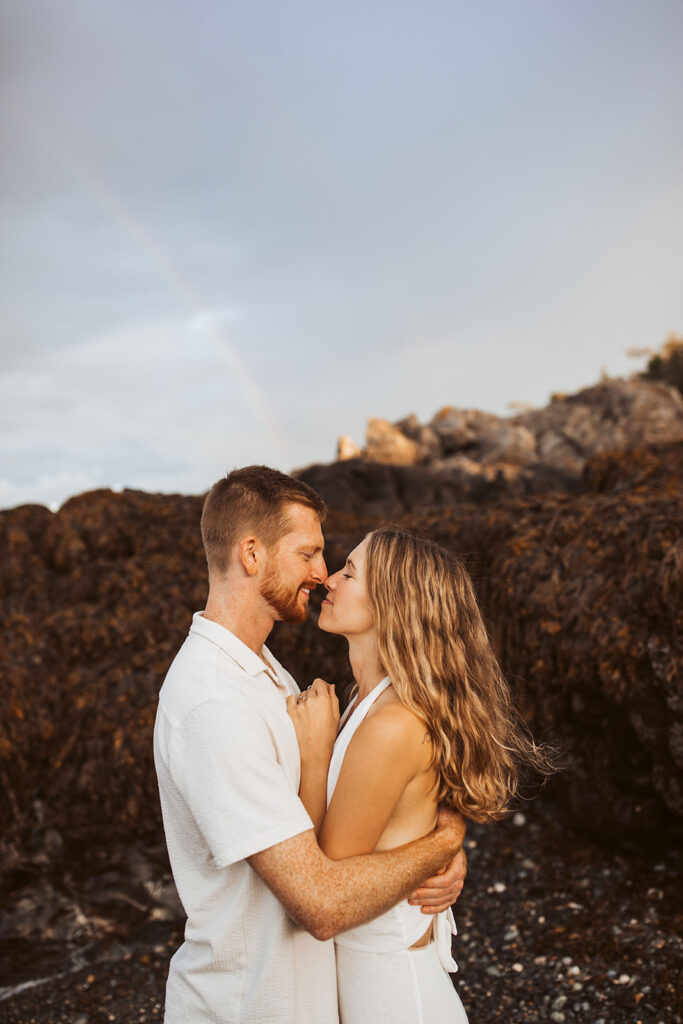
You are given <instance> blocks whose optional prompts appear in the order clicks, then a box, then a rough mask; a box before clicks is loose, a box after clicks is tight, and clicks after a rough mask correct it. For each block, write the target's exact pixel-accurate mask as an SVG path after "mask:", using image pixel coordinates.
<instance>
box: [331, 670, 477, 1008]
mask: <svg viewBox="0 0 683 1024" xmlns="http://www.w3.org/2000/svg"><path fill="white" fill-rule="evenodd" d="M389 685H390V680H389V678H388V677H387V678H385V679H383V680H382V682H381V683H378V684H377V686H376V687H375V688H374V689H373V690H371V692H370V693H369V694H367V696H366V697H365V698H364V699H363V700H362V701H361V702H360V704H358V702H357V698H355V699H354V701H353V702H352V703H351V704H350V705H349V707H348V708H347V709H346V711H345V713H344V715H343V716H342V719H341V721H340V723H339V727H340V729H341V727H342V725H343V726H344V729H343V730H342V732H341V733H340V734H339V735H338V737H337V741H336V743H335V745H334V751H333V753H332V760H331V761H330V769H329V773H328V777H327V806H328V807H329V805H330V800H331V799H332V794H333V793H334V789H335V786H336V784H337V779H338V778H339V771H340V769H341V766H342V762H343V760H344V755H345V754H346V750H347V748H348V745H349V743H350V742H351V739H352V737H353V734H354V733H355V731H356V729H357V728H358V727H359V725H360V724H361V722H362V721H363V719H364V718H365V716H366V714H367V713H368V711H369V709H370V707H371V705H372V704H373V703H374V702H375V701H376V700H377V698H378V697H379V696H380V695H381V694H382V693H383V692H384V691H385V690H386V688H387V686H389ZM428 927H429V918H428V917H427V916H425V915H424V914H423V913H422V912H421V910H420V908H419V907H412V906H411V905H410V904H409V903H408V901H407V900H403V901H402V902H401V903H399V904H397V906H395V907H392V909H391V910H388V911H387V912H386V913H385V914H382V915H381V916H380V917H377V918H375V920H374V921H369V922H368V923H367V924H363V925H359V926H358V927H357V928H350V929H349V930H348V931H345V932H342V933H341V934H339V935H337V937H336V938H335V940H334V941H335V951H336V956H337V988H338V992H339V1017H340V1021H341V1024H370V1022H372V1024H441V1022H448V1024H467V1014H466V1013H465V1010H464V1009H463V1005H462V1003H461V1002H460V998H459V996H458V994H457V992H456V991H455V989H454V988H453V983H452V981H451V979H450V977H449V975H448V972H453V971H457V969H458V967H457V964H456V963H455V961H454V960H453V957H452V955H451V935H454V934H455V921H454V919H453V912H452V910H450V909H449V910H447V911H444V912H443V913H441V914H437V915H436V916H435V918H434V930H433V935H434V940H433V941H432V942H430V943H429V945H428V946H422V947H421V948H419V949H410V948H409V947H410V946H412V945H413V943H415V942H417V940H418V939H419V938H420V937H421V936H422V935H424V933H425V932H426V930H427V928H428Z"/></svg>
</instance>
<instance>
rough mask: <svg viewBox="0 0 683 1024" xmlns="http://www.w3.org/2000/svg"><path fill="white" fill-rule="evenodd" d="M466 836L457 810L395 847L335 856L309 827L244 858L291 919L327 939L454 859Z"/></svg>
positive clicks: (377, 910) (381, 910)
mask: <svg viewBox="0 0 683 1024" xmlns="http://www.w3.org/2000/svg"><path fill="white" fill-rule="evenodd" d="M464 838H465V823H464V821H463V819H462V818H461V817H460V815H458V814H455V813H453V812H452V811H442V812H440V815H439V827H438V828H437V829H436V830H435V831H434V832H431V833H430V834H429V835H428V836H423V838H422V839H416V840H415V841H414V842H412V843H406V844H405V845H404V846H399V847H396V849H394V850H384V851H382V852H380V853H371V854H363V855H362V856H359V857H347V858H346V859H344V860H337V861H334V860H330V858H329V857H326V856H325V854H324V853H323V852H322V850H321V849H320V847H319V846H318V844H317V842H316V839H315V833H314V832H313V830H312V829H310V830H308V831H307V832H303V833H301V834H300V835H297V836H294V837H293V838H292V839H287V840H285V841H284V842H282V843H278V844H277V845H276V846H271V847H270V848H269V849H267V850H263V851H261V852H260V853H256V854H253V855H252V856H251V857H248V858H247V860H248V862H249V864H250V865H251V866H252V868H253V869H254V871H256V872H257V873H258V874H259V875H260V876H261V878H262V879H263V881H264V882H265V883H266V885H267V886H268V887H269V889H271V890H272V892H273V893H274V894H275V895H276V896H277V898H278V899H279V900H280V902H281V903H282V905H283V906H284V907H285V909H286V910H287V912H288V914H289V915H290V917H291V918H292V919H293V920H294V921H296V922H297V923H298V924H300V925H302V926H303V927H304V928H306V929H307V931H309V932H310V933H311V934H312V935H314V936H315V938H316V939H331V938H332V937H333V936H335V935H337V934H338V933H339V932H342V931H345V930H346V929H347V928H353V927H355V926H356V925H358V924H364V923H365V922H366V921H370V920H372V919H373V918H375V917H378V916H379V915H380V914H383V913H384V912H385V911H387V910H389V909H390V908H391V907H393V906H395V904H396V903H398V902H399V901H400V900H402V899H405V897H406V896H407V895H408V894H409V893H410V892H412V891H413V889H414V888H415V886H416V885H419V884H420V883H421V882H422V881H423V880H424V879H425V878H427V877H428V876H430V875H433V874H434V872H436V871H438V870H439V869H440V868H442V867H444V866H445V865H446V864H447V863H448V862H449V861H450V860H451V859H452V857H453V856H454V854H455V853H457V851H458V850H459V849H461V848H462V844H463V840H464Z"/></svg>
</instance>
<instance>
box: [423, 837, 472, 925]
mask: <svg viewBox="0 0 683 1024" xmlns="http://www.w3.org/2000/svg"><path fill="white" fill-rule="evenodd" d="M466 875H467V856H466V854H465V851H464V850H462V849H461V850H459V851H458V852H457V853H456V855H455V857H454V858H453V860H452V861H451V862H450V864H448V865H447V866H446V867H445V868H442V870H441V871H439V872H437V874H436V875H433V876H432V877H431V878H428V879H427V881H426V882H423V884H422V885H421V886H420V888H419V889H416V890H415V892H413V893H411V894H410V897H409V899H408V902H409V903H410V904H411V906H413V907H422V913H423V914H440V913H441V911H442V910H448V908H449V907H450V906H451V904H453V903H455V901H456V900H457V898H458V896H459V895H460V893H461V892H462V887H463V885H464V884H465V877H466Z"/></svg>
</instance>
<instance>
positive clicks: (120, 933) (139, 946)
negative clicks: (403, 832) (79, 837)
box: [0, 800, 683, 1024]
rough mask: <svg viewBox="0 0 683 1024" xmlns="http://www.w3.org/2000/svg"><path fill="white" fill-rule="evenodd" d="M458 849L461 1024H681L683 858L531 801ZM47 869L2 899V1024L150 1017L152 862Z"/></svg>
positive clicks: (162, 927) (168, 927)
mask: <svg viewBox="0 0 683 1024" xmlns="http://www.w3.org/2000/svg"><path fill="white" fill-rule="evenodd" d="M466 845H467V853H468V860H469V876H468V880H467V884H466V887H465V890H464V892H463V894H462V896H461V897H460V899H459V901H458V903H457V904H456V906H455V916H456V921H457V925H458V933H459V934H458V937H457V938H456V939H455V940H454V953H455V957H456V960H457V961H458V965H459V971H458V973H457V974H455V975H454V976H453V981H454V984H455V985H456V987H457V989H458V991H459V993H460V997H461V999H462V1002H463V1004H464V1006H465V1009H466V1010H467V1012H468V1016H469V1019H470V1022H471V1024H493V1022H496V1021H500V1022H503V1021H504V1022H506V1024H518V1022H520V1024H521V1022H529V1024H535V1022H539V1024H540V1022H543V1024H547V1022H552V1024H563V1022H567V1024H569V1022H572V1024H574V1022H576V1024H578V1022H582V1024H679V1022H680V1021H681V1020H682V1017H681V1013H682V1006H681V994H680V974H681V964H682V963H683V956H682V953H683V941H682V939H681V931H682V929H681V917H682V915H681V907H680V896H679V879H680V875H679V869H680V854H679V853H676V852H668V853H667V852H666V851H664V850H661V849H660V850H659V851H658V852H657V854H656V855H655V854H653V853H651V852H648V851H645V850H642V849H640V850H634V849H630V850H615V849H611V850H609V849H606V848H604V847H603V846H598V845H596V844H595V843H594V842H593V841H590V840H588V839H586V838H583V837H581V836H580V835H578V834H577V833H576V832H574V831H572V830H570V829H568V828H567V827H566V826H565V824H564V821H563V817H562V813H561V811H560V810H559V809H558V808H557V807H556V806H553V805H550V804H547V803H544V802H542V801H541V800H537V801H535V802H533V803H529V804H527V805H525V806H524V809H523V810H522V811H517V813H516V814H514V815H511V816H510V817H509V818H507V819H506V820H505V821H504V822H502V823H499V824H497V825H494V826H486V827H484V826H476V825H473V826H471V827H470V829H469V831H468V837H467V840H466ZM45 861H47V858H43V867H42V868H41V851H38V852H37V853H36V855H35V857H34V863H33V865H29V866H28V867H26V866H24V868H22V870H21V871H18V872H17V873H16V874H15V878H16V881H17V882H18V883H23V884H18V885H17V886H16V887H15V889H14V891H12V892H9V893H6V894H5V896H4V898H3V905H2V911H1V913H0V1020H2V1021H3V1022H6V1024H116V1022H120V1024H134V1022H140V1024H146V1022H150V1021H157V1020H162V1019H163V1006H164V985H165V978H166V972H167V968H168V960H169V957H170V956H171V954H172V953H173V950H174V949H175V948H176V946H177V944H178V943H179V941H180V939H181V934H182V915H181V913H180V911H179V909H178V904H177V902H176V897H175V893H174V889H173V885H172V882H171V880H170V875H169V874H168V869H167V867H166V866H165V864H164V854H163V849H160V848H159V849H154V850H151V851H150V849H149V847H147V848H146V849H143V848H142V847H141V848H139V849H138V848H136V847H135V846H132V847H130V846H129V847H126V848H123V847H121V848H115V849H110V850H107V849H105V848H102V849H99V850H90V851H87V852H85V853H84V855H83V857H82V860H81V863H79V864H78V866H77V867H76V866H75V865H74V866H71V867H69V868H67V869H66V870H63V871H62V872H61V873H55V872H54V871H53V869H52V868H49V867H48V866H47V864H46V863H45ZM38 906H39V908H40V913H36V909H37V907H38Z"/></svg>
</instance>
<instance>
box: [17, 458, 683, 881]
mask: <svg viewBox="0 0 683 1024" xmlns="http://www.w3.org/2000/svg"><path fill="white" fill-rule="evenodd" d="M362 469H363V474H364V476H363V481H362V486H363V487H364V488H366V489H367V494H368V495H373V494H374V495H380V496H381V495H382V494H383V493H384V494H385V495H386V503H385V499H384V498H382V500H381V501H379V502H377V501H375V502H373V501H366V500H364V499H363V500H359V499H358V488H357V485H356V483H353V487H352V486H351V484H349V470H350V465H349V464H345V463H339V464H335V465H331V466H329V467H325V468H320V467H318V468H315V469H312V470H310V471H308V472H303V473H302V474H301V475H302V476H304V477H305V478H307V479H309V480H310V481H311V482H313V483H314V484H315V486H316V487H318V489H319V490H320V491H321V493H322V494H323V496H325V497H328V498H329V499H330V500H331V502H332V504H333V506H336V507H333V510H332V513H331V515H330V517H329V519H328V523H327V524H326V534H327V541H328V549H327V557H328V564H329V566H330V568H333V567H335V566H336V565H338V564H339V563H340V561H341V560H342V555H343V554H344V553H345V552H346V551H347V550H348V549H349V547H350V546H351V545H352V544H354V543H355V541H356V540H357V539H358V538H359V537H360V536H362V535H363V533H364V532H365V531H366V530H367V529H368V528H371V527H372V526H373V525H374V524H375V523H377V522H380V521H384V520H386V519H387V518H391V519H397V518H398V519H401V520H404V521H408V522H411V523H413V524H414V525H415V526H417V527H418V528H420V529H422V530H423V531H425V532H427V533H429V534H431V535H433V536H435V537H438V538H440V539H442V540H444V541H445V542H446V543H449V544H452V545H453V546H454V547H455V548H456V549H457V550H458V551H459V552H460V553H461V554H462V556H463V557H464V558H465V560H466V562H467V563H468V565H469V567H470V570H471V572H472V575H473V577H474V579H475V581H476V583H477V586H478V588H479V593H480V595H481V600H482V602H483V605H484V608H485V611H486V615H487V617H488V620H489V621H490V623H491V629H492V634H493V637H494V640H495V643H496V645H497V648H498V651H499V654H500V657H501V660H502V663H503V666H504V669H505V671H506V673H507V675H508V677H509V679H510V682H511V685H512V687H513V689H514V691H515V692H516V694H517V696H518V699H519V701H520V703H521V705H522V707H523V709H524V711H525V714H526V715H527V717H528V718H529V721H530V722H531V723H532V725H533V727H534V728H535V730H536V731H537V733H538V734H539V735H541V736H549V737H558V738H560V739H561V740H562V741H563V742H564V743H565V744H566V746H567V751H568V761H569V765H568V769H567V771H565V772H564V773H563V774H562V776H561V777H560V779H558V781H557V782H556V783H554V784H553V787H552V792H553V793H554V794H555V796H556V797H557V799H559V800H561V801H563V802H564V803H565V804H566V805H567V806H569V807H571V808H572V809H573V812H574V814H575V816H576V820H577V821H578V822H580V823H581V824H582V825H584V826H588V827H591V828H593V829H594V830H596V831H597V832H598V833H600V834H602V835H603V836H605V837H613V836H616V835H619V836H624V835H637V836H641V837H643V836H646V837H647V836H648V835H649V836H650V837H651V838H653V839H656V840H657V841H658V842H661V841H663V839H664V838H665V837H666V836H667V835H672V829H674V830H675V829H676V827H677V825H676V823H677V822H678V823H680V821H681V820H682V819H683V796H682V786H683V680H682V677H681V649H680V636H681V631H680V626H681V616H682V611H681V607H682V606H681V601H680V596H681V582H682V574H683V542H682V541H681V523H682V522H683V515H682V511H683V509H682V506H683V501H682V499H681V489H680V481H681V476H682V472H683V443H667V444H660V445H650V446H645V447H641V448H637V449H635V450H632V451H628V452H624V453H614V454H611V455H609V454H604V455H598V456H596V457H594V458H593V459H592V460H589V461H588V463H587V465H586V466H585V468H584V471H583V476H582V478H581V480H580V482H579V484H576V483H574V484H573V485H572V488H571V490H567V489H564V490H559V491H558V490H556V489H554V490H550V491H549V492H547V493H531V494H526V495H519V494H518V493H517V492H516V491H515V490H514V489H513V490H512V491H511V493H506V492H505V490H504V488H501V489H500V491H499V493H497V494H489V496H488V498H487V499H486V500H484V501H482V500H474V499H473V496H472V495H471V494H468V493H467V492H466V491H465V492H463V493H462V494H460V495H459V494H458V491H457V489H451V490H447V491H443V492H439V493H437V492H430V493H428V494H426V493H425V490H424V486H423V481H422V478H413V477H412V476H411V475H410V474H412V473H416V472H417V473H419V472H421V470H420V469H419V468H418V469H416V470H413V469H406V468H404V467H402V468H400V472H401V473H402V474H408V475H407V476H404V477H397V475H396V474H397V473H398V469H396V468H395V467H386V466H374V467H373V466H372V465H371V464H368V463H363V464H362ZM397 480H399V481H400V488H401V489H402V491H403V495H404V497H403V499H402V500H401V501H400V502H396V501H395V500H394V494H393V491H392V488H398V487H399V483H397ZM352 482H353V481H352ZM354 487H355V490H354V489H353V488H354ZM345 488H346V493H348V495H349V497H348V498H343V494H344V493H345V490H344V489H345ZM411 488H412V490H411ZM413 494H414V495H415V496H416V497H415V498H413V497H411V495H413ZM427 498H428V500H426V499H427ZM390 508H393V510H394V511H393V512H391V513H389V509H390ZM200 510H201V499H200V498H188V497H182V496H161V495H152V494H143V493H138V492H131V491H126V492H124V493H122V494H113V493H111V492H109V491H97V492H93V493H90V494H85V495H81V496H80V497H78V498H75V499H72V500H71V501H69V502H67V503H66V504H65V505H64V506H63V508H62V509H61V510H60V511H59V512H58V513H56V514H53V513H50V512H49V511H47V510H46V509H45V508H42V507H39V506H24V507H21V508H18V509H14V510H11V511H7V512H3V513H0V600H1V601H2V608H3V616H2V625H1V626H0V629H1V631H2V637H1V644H2V651H3V658H2V662H3V682H2V688H1V690H0V829H1V830H2V836H3V840H2V842H3V844H4V847H5V853H6V855H7V856H9V860H7V859H6V860H5V864H6V866H7V865H8V864H11V863H16V861H17V858H19V859H20V858H21V856H23V854H24V852H25V851H27V850H28V851H33V854H35V853H36V852H37V851H38V852H40V851H42V853H41V856H43V855H44V856H47V857H49V856H50V850H51V849H60V848H61V847H60V844H63V843H64V842H70V841H75V840H83V841H88V842H89V841H91V840H105V839H110V838H118V839H124V840H125V839H126V838H127V837H135V838H136V839H138V840H139V839H140V838H141V837H144V836H145V835H149V836H150V837H151V836H157V837H158V835H159V828H160V816H159V810H158V799H157V791H156V781H155V777H154V772H153V766H152V759H151V733H152V727H153V720H154V714H155V708H156V696H157V692H158V688H159V686H160V684H161V682H162V680H163V676H164V673H165V671H166V669H167V667H168V665H169V663H170V661H171V660H172V658H173V656H174V654H175V652H176V650H177V648H178V647H179V645H180V644H181V643H182V640H183V638H184V636H185V635H186V632H187V629H188V626H189V622H190V617H191V613H192V611H193V610H195V609H197V608H201V607H202V606H203V602H204V598H205V593H206V584H205V569H204V560H203V554H202V550H201V543H200V538H199V516H200ZM362 510H364V511H362ZM317 600H318V599H317ZM317 600H316V601H314V602H313V604H314V606H315V605H316V604H317ZM315 618H316V616H315V613H314V614H313V615H312V616H311V621H310V622H309V623H308V624H307V625H306V626H305V627H303V628H295V627H286V626H280V627H278V628H277V629H276V632H275V634H274V636H273V640H272V646H273V648H274V650H275V651H276V653H277V655H278V656H279V657H280V658H281V659H282V660H283V661H284V662H285V663H286V664H287V665H288V666H289V667H290V668H291V669H292V671H293V672H294V674H295V675H296V676H297V677H298V678H299V679H300V680H301V682H302V683H308V682H310V680H311V679H312V678H313V677H314V676H315V675H323V676H326V677H327V678H329V679H336V680H340V679H343V677H344V676H345V674H346V673H348V666H347V664H346V659H345V653H344V644H343V642H340V641H339V639H338V638H334V637H329V636H327V635H326V634H323V633H320V632H318V631H317V629H316V627H315Z"/></svg>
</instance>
